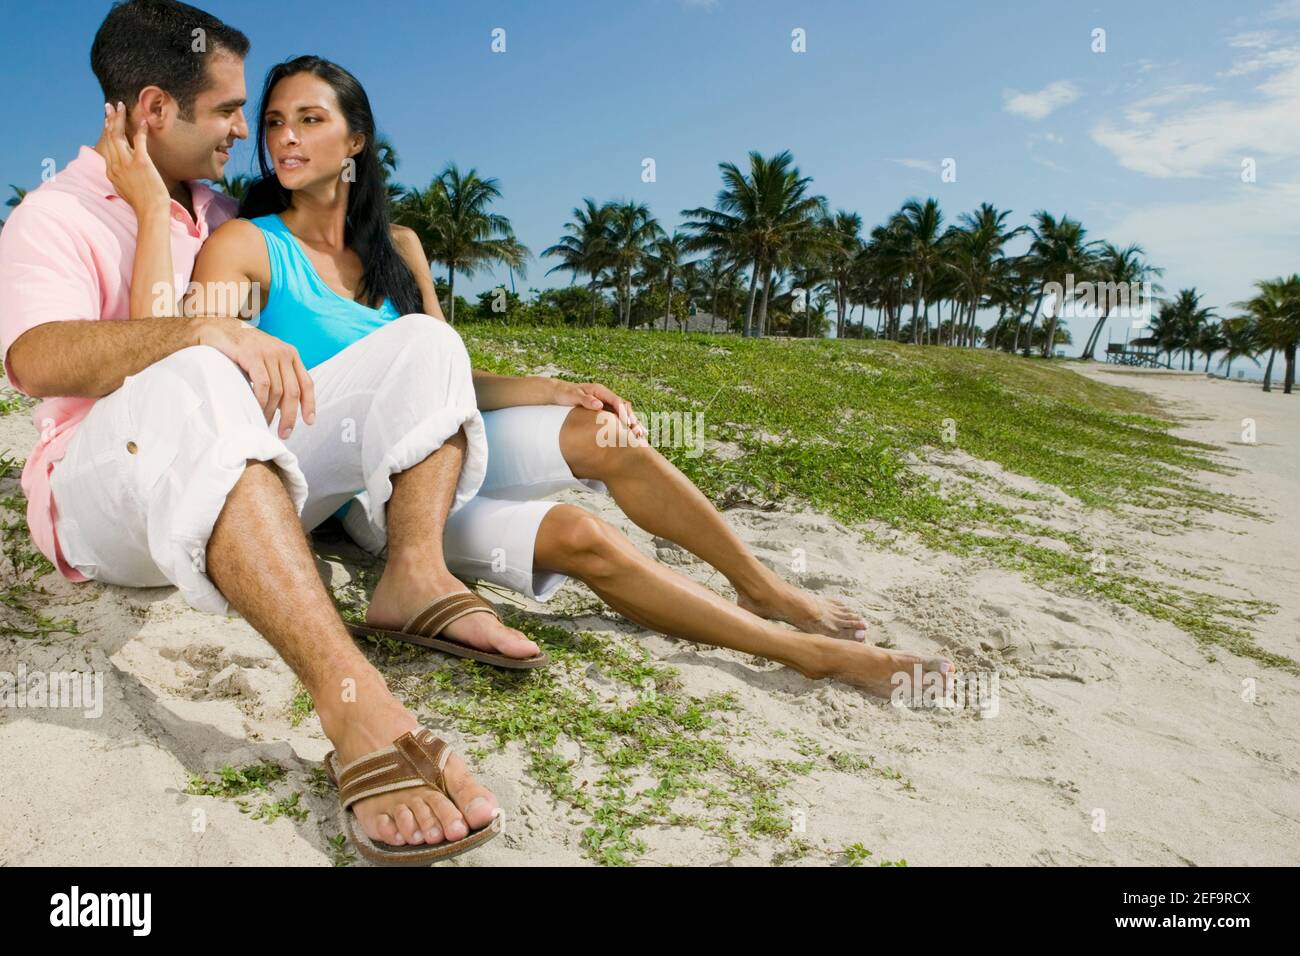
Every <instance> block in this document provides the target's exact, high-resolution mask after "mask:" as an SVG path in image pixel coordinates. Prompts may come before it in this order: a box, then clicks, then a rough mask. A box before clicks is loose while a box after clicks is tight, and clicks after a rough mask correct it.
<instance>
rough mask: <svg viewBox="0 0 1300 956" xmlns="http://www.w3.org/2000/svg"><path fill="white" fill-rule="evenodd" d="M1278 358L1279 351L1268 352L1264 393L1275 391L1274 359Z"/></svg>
mask: <svg viewBox="0 0 1300 956" xmlns="http://www.w3.org/2000/svg"><path fill="white" fill-rule="evenodd" d="M1276 356H1277V349H1269V350H1268V365H1267V366H1266V367H1265V368H1264V391H1266V392H1271V391H1273V359H1274V358H1275V357H1276Z"/></svg>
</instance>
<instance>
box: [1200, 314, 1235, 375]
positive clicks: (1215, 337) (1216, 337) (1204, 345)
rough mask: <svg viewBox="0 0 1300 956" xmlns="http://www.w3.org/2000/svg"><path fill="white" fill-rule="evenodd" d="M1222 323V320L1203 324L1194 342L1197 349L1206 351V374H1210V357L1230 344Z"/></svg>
mask: <svg viewBox="0 0 1300 956" xmlns="http://www.w3.org/2000/svg"><path fill="white" fill-rule="evenodd" d="M1222 325H1223V323H1221V322H1212V323H1210V324H1208V325H1204V326H1202V327H1201V328H1200V330H1199V331H1198V332H1197V334H1196V338H1195V340H1194V342H1193V345H1194V346H1195V348H1196V351H1198V352H1204V353H1205V371H1206V374H1209V371H1210V359H1211V358H1212V357H1213V356H1214V353H1215V352H1217V351H1219V350H1220V349H1222V348H1223V347H1224V346H1226V345H1227V344H1228V339H1227V337H1226V336H1225V335H1224V334H1223V328H1222Z"/></svg>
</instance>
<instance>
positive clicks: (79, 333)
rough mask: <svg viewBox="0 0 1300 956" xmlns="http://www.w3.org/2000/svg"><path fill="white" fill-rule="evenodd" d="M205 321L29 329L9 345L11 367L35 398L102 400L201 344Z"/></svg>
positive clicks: (75, 323)
mask: <svg viewBox="0 0 1300 956" xmlns="http://www.w3.org/2000/svg"><path fill="white" fill-rule="evenodd" d="M201 321H202V320H201V319H198V318H166V319H120V320H111V321H110V320H100V319H76V320H69V321H63V322H46V323H44V324H42V325H38V326H36V327H35V328H32V329H28V330H27V331H26V332H24V333H23V334H22V335H20V336H19V337H18V339H17V340H16V341H15V342H14V344H13V345H11V346H9V366H10V368H11V369H12V370H13V373H14V377H15V378H17V380H18V381H20V382H22V385H23V390H24V391H25V392H27V394H28V395H31V396H32V397H34V398H50V397H53V396H68V397H73V398H101V397H102V396H104V395H107V394H108V393H109V392H114V391H116V390H117V389H118V388H119V387H120V386H121V384H122V380H123V379H125V378H126V377H127V376H128V375H134V374H136V373H137V372H140V371H143V370H144V369H146V368H148V367H149V366H150V365H152V364H153V363H154V362H158V361H161V360H162V359H165V358H166V357H167V356H169V355H171V354H172V353H173V352H176V351H179V350H180V349H183V348H188V347H189V346H191V345H198V344H200V343H199V338H200V324H201Z"/></svg>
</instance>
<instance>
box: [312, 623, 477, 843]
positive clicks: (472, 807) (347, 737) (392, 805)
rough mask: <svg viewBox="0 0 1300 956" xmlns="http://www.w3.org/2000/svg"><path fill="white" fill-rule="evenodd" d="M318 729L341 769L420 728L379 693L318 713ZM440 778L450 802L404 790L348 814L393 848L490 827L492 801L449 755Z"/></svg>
mask: <svg viewBox="0 0 1300 956" xmlns="http://www.w3.org/2000/svg"><path fill="white" fill-rule="evenodd" d="M476 616H478V617H483V616H486V615H476ZM367 701H368V703H367ZM321 725H322V727H323V729H324V730H325V733H326V736H328V737H329V738H330V740H331V741H332V742H333V743H334V746H335V748H336V749H337V751H338V760H339V763H340V764H348V763H351V762H352V761H353V760H356V759H358V758H360V757H364V756H366V755H367V754H369V753H373V752H374V751H376V750H383V749H384V748H385V747H388V746H390V745H391V744H392V743H393V741H394V740H396V739H397V738H398V737H400V736H402V734H404V733H406V732H407V731H412V730H418V729H419V727H420V724H419V722H418V721H417V720H416V719H415V717H414V716H412V715H411V713H410V711H408V710H407V709H406V708H405V707H403V706H402V704H401V702H400V701H398V700H397V699H396V698H395V697H393V696H392V695H391V694H389V693H388V692H387V691H386V690H381V689H378V688H376V689H372V690H370V691H369V692H368V693H364V694H362V693H358V695H357V701H356V702H353V703H349V704H342V705H339V708H338V709H336V710H335V711H334V712H333V713H331V714H330V715H328V716H327V714H326V713H325V712H322V713H321ZM444 779H445V780H446V784H447V791H448V793H450V794H451V799H450V800H449V799H447V797H446V796H444V795H443V794H442V793H441V792H439V791H438V790H435V789H433V788H432V787H409V788H407V789H404V790H396V791H393V792H392V793H382V794H379V795H378V796H374V797H367V798H366V799H364V800H358V801H357V802H356V803H354V804H352V807H351V810H352V811H353V812H354V813H355V814H356V816H357V823H358V824H359V825H360V827H361V829H362V830H364V831H365V832H366V835H367V836H369V837H370V839H372V840H375V841H376V842H383V843H388V844H390V845H392V846H406V845H408V844H412V845H419V844H436V843H442V842H443V841H453V840H459V839H462V838H463V837H465V836H467V835H468V834H469V833H470V832H471V831H474V830H481V829H482V828H483V827H485V826H487V825H488V824H490V823H491V822H492V818H493V816H494V815H495V814H496V812H497V807H498V804H497V801H496V797H494V796H493V795H492V792H491V791H489V790H488V789H487V788H486V787H481V786H479V785H478V784H477V783H475V782H474V778H473V776H471V774H470V772H469V770H468V769H466V767H465V764H464V762H463V761H462V760H461V759H460V757H458V756H457V755H456V754H454V753H453V754H452V755H451V756H450V757H449V758H448V760H447V766H446V768H445V777H444Z"/></svg>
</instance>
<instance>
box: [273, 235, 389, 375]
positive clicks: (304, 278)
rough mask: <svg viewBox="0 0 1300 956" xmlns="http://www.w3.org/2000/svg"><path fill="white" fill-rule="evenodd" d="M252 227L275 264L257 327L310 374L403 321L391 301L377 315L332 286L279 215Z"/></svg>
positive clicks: (368, 307)
mask: <svg viewBox="0 0 1300 956" xmlns="http://www.w3.org/2000/svg"><path fill="white" fill-rule="evenodd" d="M250 222H252V223H253V225H255V226H256V227H257V228H258V229H260V230H261V231H262V238H263V239H265V240H266V255H267V258H268V259H269V260H270V263H271V289H270V291H269V292H268V293H267V300H266V306H265V308H263V309H262V312H261V317H260V320H259V321H258V325H257V327H258V328H259V329H261V330H262V331H263V332H265V333H266V334H267V335H274V336H275V337H276V338H277V339H283V340H284V341H285V342H288V343H289V344H290V345H292V346H293V347H294V348H296V349H297V350H298V354H299V355H300V356H301V357H302V364H303V365H305V366H306V367H307V368H308V369H311V368H314V367H315V366H317V365H319V364H320V363H321V362H324V361H326V360H327V359H330V358H333V357H334V356H335V355H337V354H338V353H339V352H341V351H343V350H344V349H345V348H347V347H348V346H349V345H351V344H352V343H353V342H356V341H358V340H360V339H362V338H364V337H365V336H366V335H368V334H369V333H371V332H373V331H374V330H375V329H377V328H379V327H380V326H382V325H384V324H385V323H387V322H391V321H393V319H396V318H398V313H397V309H396V307H394V305H393V303H392V301H391V300H389V299H384V301H383V304H382V305H381V306H380V307H379V308H378V309H372V308H370V306H367V305H362V304H361V303H360V302H356V301H354V300H352V299H345V298H343V296H341V295H339V294H338V293H337V292H335V291H334V290H333V289H331V288H330V287H329V286H327V285H326V284H325V283H324V282H323V281H322V280H321V277H320V275H319V274H318V273H317V272H316V267H315V266H313V265H312V264H311V260H310V259H308V258H307V253H305V252H304V251H303V248H302V246H301V245H299V243H298V240H297V239H296V238H294V235H293V233H291V232H290V231H289V227H288V226H286V225H285V224H284V220H283V219H281V218H280V217H279V215H277V214H275V213H272V214H271V215H269V216H258V217H257V218H256V219H252V220H250Z"/></svg>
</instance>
